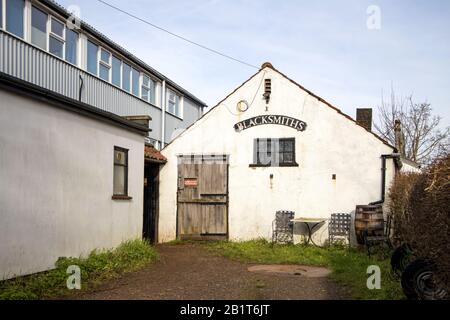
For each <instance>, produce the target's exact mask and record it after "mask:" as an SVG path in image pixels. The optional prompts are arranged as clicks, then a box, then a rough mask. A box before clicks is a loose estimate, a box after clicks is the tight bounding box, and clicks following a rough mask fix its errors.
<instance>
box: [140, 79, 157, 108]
mask: <svg viewBox="0 0 450 320" xmlns="http://www.w3.org/2000/svg"><path fill="white" fill-rule="evenodd" d="M141 98H142V99H143V100H145V101H147V102H150V103H153V104H155V81H153V79H152V78H150V77H149V76H147V75H146V74H144V75H142V88H141Z"/></svg>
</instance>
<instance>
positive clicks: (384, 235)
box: [364, 214, 393, 257]
mask: <svg viewBox="0 0 450 320" xmlns="http://www.w3.org/2000/svg"><path fill="white" fill-rule="evenodd" d="M391 224H392V217H391V215H390V214H388V215H387V216H386V220H385V221H384V227H383V229H380V233H381V234H380V235H375V236H372V235H370V236H369V235H368V234H367V231H366V232H365V233H364V244H365V245H366V247H367V254H368V255H369V257H370V255H371V251H370V249H371V248H373V247H375V246H376V245H382V244H386V245H387V247H388V248H390V249H392V248H393V246H392V243H391V227H392V226H391Z"/></svg>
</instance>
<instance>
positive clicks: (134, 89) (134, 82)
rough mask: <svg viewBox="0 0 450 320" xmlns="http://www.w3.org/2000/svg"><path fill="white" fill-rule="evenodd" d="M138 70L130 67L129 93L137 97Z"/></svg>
mask: <svg viewBox="0 0 450 320" xmlns="http://www.w3.org/2000/svg"><path fill="white" fill-rule="evenodd" d="M140 75H141V74H140V72H139V71H138V70H136V69H134V68H132V69H131V84H132V88H131V93H133V94H134V95H135V96H137V97H139V77H140Z"/></svg>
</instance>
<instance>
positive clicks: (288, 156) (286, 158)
mask: <svg viewBox="0 0 450 320" xmlns="http://www.w3.org/2000/svg"><path fill="white" fill-rule="evenodd" d="M282 155H283V160H281V157H280V162H282V163H283V162H284V163H292V162H294V154H293V153H291V152H289V153H283V154H282Z"/></svg>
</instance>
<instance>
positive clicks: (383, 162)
mask: <svg viewBox="0 0 450 320" xmlns="http://www.w3.org/2000/svg"><path fill="white" fill-rule="evenodd" d="M386 159H400V153H392V154H382V155H381V200H378V201H375V202H372V203H369V205H371V206H373V205H378V204H383V203H384V201H385V198H386V196H385V193H386Z"/></svg>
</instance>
